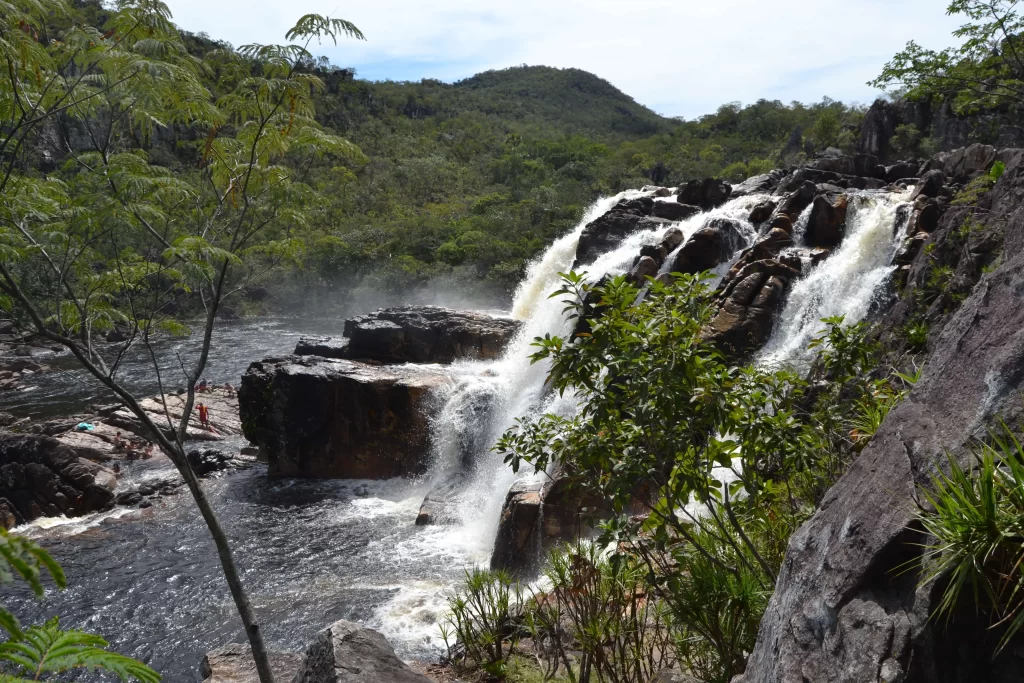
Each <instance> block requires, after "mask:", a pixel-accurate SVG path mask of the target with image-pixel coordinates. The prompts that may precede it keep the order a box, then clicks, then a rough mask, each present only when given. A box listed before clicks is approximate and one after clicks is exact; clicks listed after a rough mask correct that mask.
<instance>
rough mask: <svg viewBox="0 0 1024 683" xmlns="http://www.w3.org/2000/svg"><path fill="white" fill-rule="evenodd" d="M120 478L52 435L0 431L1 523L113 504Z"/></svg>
mask: <svg viewBox="0 0 1024 683" xmlns="http://www.w3.org/2000/svg"><path fill="white" fill-rule="evenodd" d="M116 486H117V479H116V478H115V476H114V473H113V472H112V471H111V470H108V469H107V468H105V467H102V466H101V465H97V464H96V463H94V462H91V461H89V460H86V459H84V458H82V457H80V456H79V455H78V453H77V452H76V451H75V450H73V449H71V448H68V447H67V446H65V445H63V444H61V443H60V442H59V441H58V440H56V439H54V438H52V437H49V436H37V435H29V434H11V433H9V432H0V525H2V526H3V527H4V528H7V529H10V528H11V527H13V526H14V525H15V524H23V523H25V522H30V521H32V520H34V519H37V518H39V517H43V516H47V517H59V516H61V515H67V516H68V517H77V516H81V515H86V514H89V513H92V512H98V511H101V510H107V509H109V508H111V507H113V505H114V489H115V487H116Z"/></svg>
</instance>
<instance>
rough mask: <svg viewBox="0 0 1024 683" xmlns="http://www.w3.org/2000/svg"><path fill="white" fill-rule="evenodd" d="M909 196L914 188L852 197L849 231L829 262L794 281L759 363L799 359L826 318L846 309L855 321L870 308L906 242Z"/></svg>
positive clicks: (846, 316)
mask: <svg viewBox="0 0 1024 683" xmlns="http://www.w3.org/2000/svg"><path fill="white" fill-rule="evenodd" d="M909 197H910V190H907V191H905V192H902V193H890V192H858V193H856V194H853V195H852V196H851V197H850V206H849V210H848V215H847V220H846V236H845V237H844V238H843V241H842V243H841V244H840V245H839V247H838V248H837V249H836V250H835V252H834V253H833V254H832V255H830V256H829V257H828V258H827V259H826V260H825V262H824V263H822V264H820V265H818V266H817V267H816V268H814V269H813V270H812V271H811V272H810V274H808V275H807V277H804V278H801V279H800V280H798V281H797V282H796V283H795V284H794V285H793V287H792V289H791V290H790V292H789V296H788V297H787V299H786V304H785V306H784V307H783V309H782V313H781V314H780V315H779V318H778V321H777V322H776V325H775V330H774V331H773V333H772V336H771V338H770V339H769V340H768V343H767V344H766V345H765V347H764V349H763V350H762V351H761V352H760V353H759V354H758V356H757V362H758V363H763V364H765V365H780V364H785V363H793V364H799V363H801V362H802V361H804V360H806V359H807V358H808V357H810V355H811V353H810V352H809V351H808V349H807V344H808V342H810V340H811V339H812V338H813V337H814V335H816V334H817V333H818V332H819V331H821V329H822V328H824V323H822V322H821V320H822V318H828V317H832V316H837V315H841V316H844V319H845V322H846V323H847V324H851V323H856V322H858V321H860V320H862V319H863V318H864V316H866V315H867V314H868V311H869V310H870V308H871V304H872V302H873V301H874V299H875V297H876V296H877V294H878V291H879V287H880V285H881V284H882V283H883V282H885V279H886V278H887V277H888V276H889V274H890V273H891V272H892V270H893V266H892V265H890V264H891V263H892V257H893V255H894V254H895V252H896V249H897V248H898V247H899V244H900V243H899V240H898V239H895V234H894V232H895V231H894V227H896V220H897V216H896V211H897V209H899V207H900V205H901V204H904V203H906V201H907V200H908V199H909Z"/></svg>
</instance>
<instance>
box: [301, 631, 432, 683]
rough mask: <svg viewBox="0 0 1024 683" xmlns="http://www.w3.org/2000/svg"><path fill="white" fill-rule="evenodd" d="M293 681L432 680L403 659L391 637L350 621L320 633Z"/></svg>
mask: <svg viewBox="0 0 1024 683" xmlns="http://www.w3.org/2000/svg"><path fill="white" fill-rule="evenodd" d="M292 680H293V683H431V681H430V679H429V678H427V677H426V676H423V675H422V674H419V673H416V672H415V671H413V670H412V669H411V668H410V667H409V665H407V664H406V663H405V662H403V661H402V660H400V659H399V658H398V656H397V655H396V654H395V650H394V648H392V647H391V645H390V644H389V643H388V641H387V638H385V637H384V636H383V635H381V634H380V633H378V632H377V631H373V630H371V629H368V628H363V627H362V626H359V625H358V624H353V623H352V622H350V621H344V620H342V621H337V622H335V623H333V624H331V625H330V626H328V627H327V628H326V629H324V630H323V631H321V632H320V633H319V634H317V636H316V639H315V640H314V641H313V643H312V644H311V645H310V646H309V648H308V649H307V650H306V654H305V661H304V663H303V665H302V667H301V669H300V670H299V673H298V674H297V675H296V676H295V678H294V679H292Z"/></svg>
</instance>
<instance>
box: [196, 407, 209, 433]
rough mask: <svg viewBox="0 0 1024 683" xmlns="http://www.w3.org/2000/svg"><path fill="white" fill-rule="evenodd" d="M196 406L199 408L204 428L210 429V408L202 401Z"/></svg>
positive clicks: (200, 421)
mask: <svg viewBox="0 0 1024 683" xmlns="http://www.w3.org/2000/svg"><path fill="white" fill-rule="evenodd" d="M196 407H197V408H198V409H199V424H201V425H202V426H203V428H204V429H207V430H208V429H210V410H209V408H207V407H206V404H205V403H200V404H199V405H198V406H196Z"/></svg>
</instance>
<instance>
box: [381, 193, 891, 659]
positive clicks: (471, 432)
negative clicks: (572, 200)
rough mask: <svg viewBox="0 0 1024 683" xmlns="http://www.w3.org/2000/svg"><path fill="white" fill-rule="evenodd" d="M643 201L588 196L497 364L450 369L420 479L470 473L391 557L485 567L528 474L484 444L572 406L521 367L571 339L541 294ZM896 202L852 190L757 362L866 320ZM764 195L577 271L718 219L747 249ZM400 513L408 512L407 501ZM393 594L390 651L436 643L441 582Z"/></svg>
mask: <svg viewBox="0 0 1024 683" xmlns="http://www.w3.org/2000/svg"><path fill="white" fill-rule="evenodd" d="M643 195H644V193H642V192H639V191H628V192H623V193H620V194H618V195H616V196H613V197H608V198H604V199H602V200H599V201H598V202H596V203H595V204H594V205H593V206H592V207H591V209H590V210H589V211H588V212H587V214H586V216H585V217H584V218H583V219H582V220H581V221H580V224H579V225H578V226H577V228H576V229H575V230H574V231H573V232H571V233H569V234H567V235H565V236H564V237H561V238H560V239H558V240H556V241H555V242H554V244H552V245H551V247H550V248H548V250H547V251H546V252H545V253H544V254H543V255H542V256H541V257H540V258H539V259H538V260H537V261H535V262H534V263H533V264H532V265H531V266H530V268H529V269H528V272H527V276H526V278H525V279H524V281H523V283H522V284H521V285H520V286H519V288H518V290H517V292H516V295H515V298H514V303H513V307H512V316H513V317H515V318H516V319H518V320H521V321H523V328H522V330H521V331H520V333H519V334H518V335H517V336H516V338H515V339H514V340H513V342H512V343H511V344H510V345H509V348H508V349H507V351H506V352H505V354H504V356H503V357H502V358H500V359H498V360H495V361H463V362H459V363H456V364H454V365H453V366H451V367H450V370H451V377H452V378H453V382H452V384H451V385H450V386H449V387H448V388H447V389H446V390H445V392H444V394H442V395H441V396H439V397H438V398H439V400H440V401H441V402H442V406H441V408H440V410H439V413H438V417H437V418H436V419H435V420H434V425H433V432H434V433H433V441H434V462H433V465H432V468H431V474H430V476H428V480H429V481H430V482H431V483H432V484H436V483H439V482H442V481H443V480H444V479H445V477H447V476H449V475H450V473H451V472H453V471H459V470H460V469H461V470H463V471H465V470H466V469H467V466H468V469H469V471H468V472H466V474H465V476H466V479H465V480H464V481H463V482H461V483H460V486H461V492H460V493H459V494H458V495H457V496H456V498H455V500H454V501H453V502H454V505H453V506H452V509H451V510H450V511H449V512H450V514H451V516H452V517H453V519H452V520H450V522H449V523H447V524H440V525H435V526H428V527H425V528H423V529H421V530H420V531H419V532H418V534H417V535H416V537H415V538H414V539H413V540H409V541H405V542H404V543H402V544H401V547H396V548H394V549H393V551H391V552H393V553H394V555H393V556H397V557H402V556H428V557H436V558H437V561H438V562H439V563H445V564H447V565H448V566H449V567H450V566H452V565H455V566H462V567H467V566H472V565H474V564H483V563H486V562H487V561H488V559H489V557H490V551H491V547H492V544H493V540H494V537H495V532H496V530H497V525H498V521H499V517H500V512H501V507H502V504H503V502H504V500H505V496H506V493H507V491H508V489H509V487H510V486H511V485H512V483H513V482H514V481H515V479H516V477H517V476H524V477H529V476H532V475H531V474H530V473H520V474H519V475H516V474H514V473H513V472H512V471H511V469H510V468H509V467H508V466H506V465H505V464H504V463H503V462H501V459H500V458H499V457H498V456H497V455H496V454H495V453H493V452H492V451H491V450H490V448H491V446H492V445H493V444H494V443H495V441H496V440H497V438H498V437H499V436H500V434H501V433H502V432H503V431H504V430H505V429H507V428H509V427H511V426H512V425H513V424H514V423H515V420H516V419H517V418H523V417H530V416H533V415H537V414H540V413H541V412H571V411H573V410H574V409H575V401H574V398H573V397H572V396H564V397H558V396H552V395H549V394H548V395H546V392H545V380H546V377H547V372H548V367H547V364H545V363H537V364H533V363H531V362H530V355H531V354H532V352H533V351H534V349H533V348H532V346H531V345H532V343H533V340H534V339H535V338H537V337H543V336H544V335H545V334H550V335H552V336H554V335H559V336H565V335H567V334H569V333H570V332H571V328H572V324H573V323H572V321H570V320H568V319H567V318H566V315H565V313H564V311H563V309H564V308H565V304H564V303H563V302H562V301H561V300H560V298H554V299H552V298H550V295H551V293H552V292H554V291H555V290H556V289H558V287H559V286H560V273H564V272H567V271H568V270H569V269H570V268H571V267H572V264H573V261H574V259H575V256H576V247H577V244H578V242H579V239H580V235H581V233H582V232H583V228H584V227H585V226H586V224H587V223H589V222H591V221H592V220H594V219H595V218H597V217H598V216H600V215H602V214H604V213H605V212H607V211H608V210H609V209H611V208H612V207H613V206H614V205H615V204H617V203H618V202H619V201H621V200H623V199H634V198H637V197H640V196H643ZM907 195H908V193H905V194H890V193H871V192H862V193H857V194H855V195H854V196H853V197H852V198H851V202H850V208H849V214H848V221H847V230H846V237H845V239H844V241H843V243H842V245H841V246H840V247H839V248H838V249H837V250H836V251H835V253H834V254H832V255H831V256H830V257H829V258H828V259H827V260H826V261H825V262H824V263H822V264H820V265H818V266H817V267H816V268H815V269H814V270H812V271H811V272H810V274H809V275H808V276H807V277H805V278H803V279H801V280H799V281H798V282H797V283H795V284H794V286H793V288H792V290H791V293H790V295H789V298H788V301H787V303H786V305H785V306H784V308H783V310H782V312H781V314H780V318H779V322H778V324H777V325H776V328H775V332H774V334H773V335H772V337H771V339H770V341H769V343H768V345H767V346H766V348H765V350H764V351H763V352H762V353H761V354H760V355H759V356H758V359H757V360H758V362H761V363H787V362H788V363H792V362H798V361H799V360H800V359H801V358H802V357H803V356H802V354H803V353H804V352H805V350H806V345H807V341H809V339H810V338H811V336H812V335H813V334H815V333H816V332H817V331H818V330H819V329H820V328H821V327H822V324H821V323H820V318H823V317H826V316H830V315H846V316H847V321H848V322H855V321H857V320H860V319H861V318H863V316H864V315H866V313H867V312H868V309H869V307H870V304H871V301H872V298H873V297H874V295H875V293H876V291H877V289H878V287H879V285H880V284H881V283H882V282H883V281H884V279H885V277H886V276H887V274H888V273H889V272H890V270H891V267H890V266H889V262H890V260H891V257H892V255H893V252H894V250H895V249H896V246H897V244H898V241H896V240H895V239H894V235H893V225H894V222H895V220H896V209H897V208H898V206H899V205H900V204H901V203H903V202H905V201H906V199H907ZM764 199H765V197H764V196H763V195H752V196H748V197H741V198H738V199H734V200H732V201H730V202H728V203H726V204H725V205H723V206H722V207H720V208H718V209H715V210H713V211H711V212H707V213H703V214H699V215H697V216H694V217H692V218H690V219H687V220H685V221H681V222H677V223H666V224H662V225H660V226H659V227H657V228H653V229H650V230H645V231H640V232H637V233H634V234H632V235H630V236H628V237H627V238H626V239H625V240H623V241H622V243H621V244H619V245H618V246H617V247H616V248H615V249H614V250H612V251H610V252H608V253H606V254H604V255H602V256H600V257H598V258H597V259H596V261H595V262H594V263H592V264H587V265H585V266H583V267H582V268H581V270H585V271H586V272H587V274H588V280H590V281H596V280H597V279H599V278H600V277H601V276H603V275H605V274H614V273H619V272H623V271H625V270H628V268H629V267H630V266H631V265H632V260H633V259H634V258H635V257H636V255H637V254H638V253H639V251H640V248H641V247H642V246H643V245H645V244H652V243H657V242H658V241H660V239H661V238H662V236H663V234H664V233H665V232H666V231H667V230H668V229H669V228H671V227H678V228H680V229H681V230H682V232H683V235H684V240H685V238H689V236H690V235H691V234H692V233H693V232H694V231H696V230H698V229H699V228H700V227H701V226H703V225H704V223H705V222H706V221H707V220H708V219H710V218H712V217H718V216H721V217H724V218H729V219H732V220H735V221H736V222H737V223H738V225H739V226H740V228H741V233H742V235H743V237H744V239H745V241H746V242H747V244H748V245H749V244H750V243H752V241H753V240H754V239H755V238H756V230H755V228H754V227H753V226H752V225H750V223H749V222H747V217H748V216H749V214H750V211H751V209H752V208H753V207H754V206H755V205H756V204H758V203H759V202H761V201H763V200H764ZM808 218H809V212H804V214H802V215H801V217H800V219H799V220H798V225H800V226H801V229H802V228H804V227H805V226H806V223H807V219H808ZM801 234H802V233H801ZM737 255H738V252H737ZM673 256H674V254H673ZM669 260H670V261H671V260H672V257H670V259H669ZM731 265H732V264H731V263H726V264H723V265H722V266H720V268H719V269H718V271H719V275H721V274H724V273H725V272H727V271H728V268H729V267H730V266H731ZM723 476H726V475H723ZM401 505H404V506H406V507H408V509H409V510H410V512H411V511H412V510H414V509H415V507H416V506H417V505H418V500H411V501H406V502H403V503H401ZM449 576H450V575H449ZM449 580H450V579H449ZM395 589H396V594H395V596H394V597H393V598H392V599H391V600H390V601H389V602H388V603H386V604H385V605H383V606H382V607H381V608H380V609H379V610H378V612H377V619H376V623H375V624H373V625H374V626H375V627H377V628H379V629H380V630H381V631H383V632H384V633H385V635H387V636H388V637H389V638H391V639H392V640H393V641H395V642H397V643H399V644H400V645H401V644H402V643H410V642H418V643H423V642H430V643H433V644H434V645H435V646H439V645H440V641H439V631H438V627H437V620H438V618H439V616H440V615H441V614H443V612H444V609H445V597H446V595H447V592H448V591H449V590H451V585H450V584H447V583H445V581H443V580H433V581H427V580H424V581H420V582H419V583H417V584H416V585H408V584H406V585H397V586H395Z"/></svg>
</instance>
